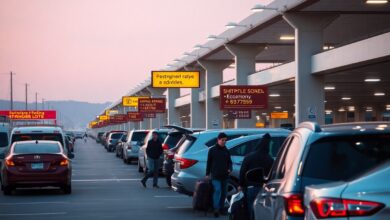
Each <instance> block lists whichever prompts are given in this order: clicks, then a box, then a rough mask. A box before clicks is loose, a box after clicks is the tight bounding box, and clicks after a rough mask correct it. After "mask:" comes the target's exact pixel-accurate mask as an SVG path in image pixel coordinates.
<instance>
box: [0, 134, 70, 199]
mask: <svg viewBox="0 0 390 220" xmlns="http://www.w3.org/2000/svg"><path fill="white" fill-rule="evenodd" d="M1 174H2V175H1V189H2V190H3V193H4V195H10V194H11V193H12V190H14V189H15V188H16V187H18V188H20V187H43V186H56V187H61V189H62V190H63V191H64V192H65V193H66V194H70V193H71V192H72V183H71V179H72V166H71V161H70V159H69V158H68V157H67V155H66V154H65V152H64V150H63V147H62V146H61V143H60V142H58V141H41V140H34V141H21V142H14V143H13V144H12V146H11V147H10V150H9V152H8V154H7V155H6V157H5V159H4V163H3V164H2V167H1Z"/></svg>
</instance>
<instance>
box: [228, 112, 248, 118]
mask: <svg viewBox="0 0 390 220" xmlns="http://www.w3.org/2000/svg"><path fill="white" fill-rule="evenodd" d="M228 118H231V119H251V118H252V111H251V110H229V112H228Z"/></svg>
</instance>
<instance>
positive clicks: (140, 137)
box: [131, 132, 148, 141]
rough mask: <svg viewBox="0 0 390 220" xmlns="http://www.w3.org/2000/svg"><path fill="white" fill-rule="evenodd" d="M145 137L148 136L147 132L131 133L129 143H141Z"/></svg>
mask: <svg viewBox="0 0 390 220" xmlns="http://www.w3.org/2000/svg"><path fill="white" fill-rule="evenodd" d="M146 135H148V132H133V134H132V135H131V141H143V140H144V139H145V137H146Z"/></svg>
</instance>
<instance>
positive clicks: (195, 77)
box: [152, 71, 200, 88]
mask: <svg viewBox="0 0 390 220" xmlns="http://www.w3.org/2000/svg"><path fill="white" fill-rule="evenodd" d="M199 75H200V73H199V71H152V87H153V88H199V87H200V77H199Z"/></svg>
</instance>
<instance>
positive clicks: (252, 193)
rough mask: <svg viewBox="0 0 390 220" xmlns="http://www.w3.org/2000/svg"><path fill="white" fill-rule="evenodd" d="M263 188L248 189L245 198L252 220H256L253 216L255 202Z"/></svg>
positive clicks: (250, 187) (251, 187) (253, 187)
mask: <svg viewBox="0 0 390 220" xmlns="http://www.w3.org/2000/svg"><path fill="white" fill-rule="evenodd" d="M260 189H261V187H258V186H249V187H247V188H246V192H245V196H246V202H247V207H248V212H249V215H250V219H254V216H253V202H254V201H255V199H256V196H257V194H258V193H259V191H260Z"/></svg>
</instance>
